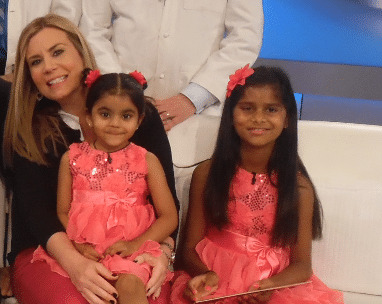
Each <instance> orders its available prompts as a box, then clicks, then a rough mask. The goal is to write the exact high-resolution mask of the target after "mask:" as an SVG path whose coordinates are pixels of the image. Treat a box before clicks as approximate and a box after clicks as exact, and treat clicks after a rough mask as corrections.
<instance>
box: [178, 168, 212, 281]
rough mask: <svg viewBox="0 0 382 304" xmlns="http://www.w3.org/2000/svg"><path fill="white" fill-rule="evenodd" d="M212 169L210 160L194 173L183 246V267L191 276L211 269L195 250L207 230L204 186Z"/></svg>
mask: <svg viewBox="0 0 382 304" xmlns="http://www.w3.org/2000/svg"><path fill="white" fill-rule="evenodd" d="M209 169H210V161H206V162H203V163H201V164H200V165H199V166H197V167H196V169H195V170H194V173H193V174H192V179H191V186H190V202H189V207H188V213H187V220H186V225H185V228H186V230H185V231H186V233H185V240H184V244H183V246H182V248H181V254H180V255H181V256H182V260H181V261H180V263H181V267H182V268H183V269H184V270H186V271H187V272H188V273H189V274H190V275H191V276H196V275H200V274H203V273H205V272H207V271H208V270H209V269H208V268H207V266H206V265H204V263H203V262H202V261H201V260H200V258H199V255H198V253H197V252H196V250H195V247H196V245H197V244H198V243H199V242H200V241H201V240H202V238H203V237H204V236H205V232H206V226H207V225H206V218H205V213H204V198H203V193H204V188H205V185H206V181H207V176H208V172H209Z"/></svg>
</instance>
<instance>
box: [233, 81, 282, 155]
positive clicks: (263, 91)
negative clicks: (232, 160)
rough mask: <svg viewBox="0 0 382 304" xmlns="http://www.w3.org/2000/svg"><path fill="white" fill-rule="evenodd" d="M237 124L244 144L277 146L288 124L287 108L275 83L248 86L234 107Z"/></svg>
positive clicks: (234, 118)
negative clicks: (277, 141) (276, 143)
mask: <svg viewBox="0 0 382 304" xmlns="http://www.w3.org/2000/svg"><path fill="white" fill-rule="evenodd" d="M233 125H234V128H235V130H236V133H237V134H238V135H239V137H240V139H241V143H242V145H246V146H248V147H256V148H260V147H268V148H269V149H273V147H274V145H275V142H276V139H277V138H278V137H279V136H280V134H281V133H282V131H283V129H284V128H286V127H287V125H288V122H287V112H286V109H285V107H284V105H283V103H282V100H281V96H280V94H279V90H278V89H277V87H276V86H275V85H268V84H267V85H261V86H254V87H248V88H247V89H246V90H245V92H244V95H243V96H242V98H241V99H240V100H239V102H238V103H237V105H236V106H235V108H234V110H233Z"/></svg>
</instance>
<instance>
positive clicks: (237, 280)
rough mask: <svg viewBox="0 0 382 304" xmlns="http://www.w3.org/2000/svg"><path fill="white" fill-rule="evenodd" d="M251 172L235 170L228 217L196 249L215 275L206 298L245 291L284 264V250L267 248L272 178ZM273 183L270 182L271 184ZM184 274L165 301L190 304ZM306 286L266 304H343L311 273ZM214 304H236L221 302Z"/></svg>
mask: <svg viewBox="0 0 382 304" xmlns="http://www.w3.org/2000/svg"><path fill="white" fill-rule="evenodd" d="M252 180H253V174H252V173H250V172H247V171H245V170H244V169H241V168H239V169H238V171H237V173H236V175H235V177H234V179H233V182H232V187H231V191H230V196H229V204H228V215H229V219H230V223H229V224H228V225H227V227H226V228H225V229H223V230H217V229H216V228H210V229H209V230H208V233H207V235H206V236H205V237H204V238H203V239H202V240H201V241H200V242H199V243H198V244H197V246H196V251H197V253H198V254H199V257H200V258H201V260H202V261H203V262H204V263H205V264H206V265H207V267H208V268H209V269H211V270H213V271H215V272H216V273H217V274H218V275H219V279H220V281H219V287H218V290H217V291H216V292H215V293H214V295H213V296H211V297H218V296H224V295H229V294H234V293H241V292H245V291H248V289H249V287H250V286H252V285H253V284H254V283H255V282H256V281H258V280H262V279H265V278H268V277H271V276H273V275H275V274H277V273H279V272H280V271H282V270H283V269H285V268H286V267H287V266H288V265H289V255H290V250H289V248H275V247H272V246H271V243H270V239H271V231H272V228H273V224H274V217H275V213H276V204H277V189H276V187H275V186H274V185H273V184H274V183H276V182H277V177H276V176H275V175H272V176H271V178H269V176H268V175H266V174H257V175H256V178H255V183H254V184H253V183H252ZM272 182H273V183H272ZM189 279H190V276H189V275H188V274H187V273H185V272H176V274H175V279H174V284H173V289H172V293H171V303H173V304H181V303H190V302H188V301H186V300H185V299H184V298H183V292H184V289H185V287H186V284H187V282H188V280H189ZM311 280H312V283H311V284H308V285H302V286H298V287H293V288H287V289H282V290H280V291H276V292H274V294H273V296H272V298H271V300H270V301H269V303H271V304H285V303H297V304H310V303H312V304H313V303H320V304H330V303H344V302H343V297H342V294H341V293H340V292H337V291H334V290H331V289H329V288H328V287H327V286H325V284H323V283H322V282H321V281H320V280H319V279H318V278H316V277H315V276H314V275H313V276H312V278H311ZM216 303H236V300H234V299H227V300H224V301H219V302H216Z"/></svg>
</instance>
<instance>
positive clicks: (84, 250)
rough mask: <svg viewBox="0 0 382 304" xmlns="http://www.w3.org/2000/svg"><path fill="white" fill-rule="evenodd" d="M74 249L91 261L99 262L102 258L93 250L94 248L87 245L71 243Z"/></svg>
mask: <svg viewBox="0 0 382 304" xmlns="http://www.w3.org/2000/svg"><path fill="white" fill-rule="evenodd" d="M73 244H74V247H76V249H77V250H78V252H79V253H81V254H82V255H83V256H84V257H85V258H88V259H90V260H93V261H96V262H97V261H99V260H101V259H103V258H104V256H102V255H101V254H99V253H98V252H97V251H96V250H95V249H94V246H93V245H91V244H88V243H76V242H73Z"/></svg>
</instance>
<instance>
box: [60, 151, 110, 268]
mask: <svg viewBox="0 0 382 304" xmlns="http://www.w3.org/2000/svg"><path fill="white" fill-rule="evenodd" d="M72 183H73V179H72V173H71V172H70V164H69V152H68V151H67V152H65V153H64V155H62V157H61V162H60V167H59V169H58V185H57V216H58V218H59V220H60V221H61V223H62V225H63V226H64V227H65V229H66V228H67V227H68V221H69V210H70V204H71V201H72ZM73 244H74V247H76V249H77V250H78V251H79V252H80V253H81V254H82V255H83V256H85V257H86V258H88V259H90V260H94V261H99V259H101V258H103V256H102V255H101V254H99V253H98V252H97V251H96V250H95V249H94V246H93V245H91V244H88V243H77V242H75V241H73Z"/></svg>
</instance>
